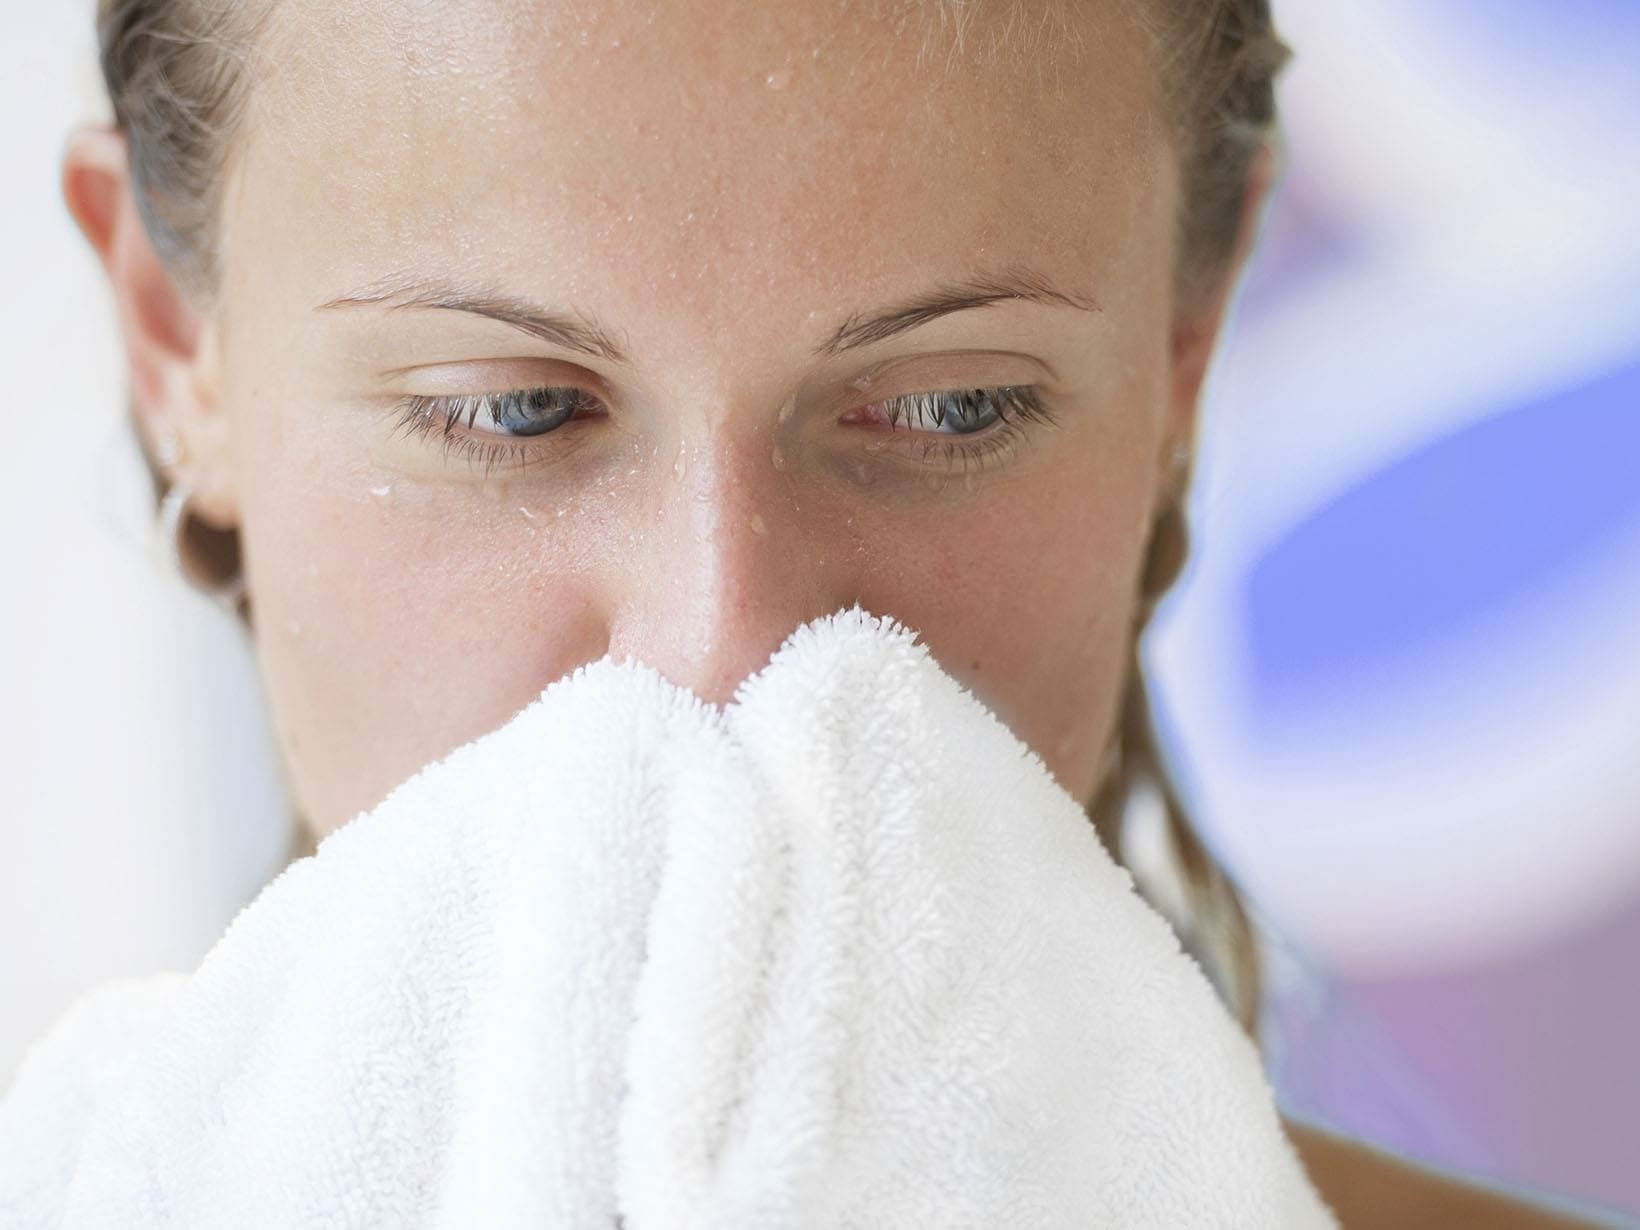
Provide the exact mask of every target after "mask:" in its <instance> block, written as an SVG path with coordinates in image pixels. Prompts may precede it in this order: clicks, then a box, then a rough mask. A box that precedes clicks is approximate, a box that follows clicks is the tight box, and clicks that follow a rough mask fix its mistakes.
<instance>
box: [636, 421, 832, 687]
mask: <svg viewBox="0 0 1640 1230" xmlns="http://www.w3.org/2000/svg"><path fill="white" fill-rule="evenodd" d="M669 454H670V455H669ZM637 483H638V486H637V487H636V488H635V489H634V492H635V493H637V492H641V493H643V494H642V496H641V498H638V499H629V500H627V501H625V503H626V507H627V509H628V515H630V516H633V517H634V518H635V520H636V521H637V524H635V525H633V526H631V527H630V528H629V533H628V534H627V535H625V537H626V538H627V541H628V542H629V543H630V545H631V551H630V554H629V555H628V556H627V558H626V559H624V560H618V561H615V565H616V572H615V573H614V574H613V575H611V576H610V578H609V580H608V587H609V592H610V593H611V595H612V597H611V599H610V601H611V616H610V625H609V628H610V636H609V649H610V652H611V655H612V656H613V657H614V658H615V659H616V660H617V661H619V660H620V659H621V658H623V657H625V656H627V655H630V656H631V657H633V658H636V659H638V660H639V661H642V662H646V663H648V664H649V665H650V666H652V667H654V668H655V669H656V670H658V671H659V672H660V673H661V674H662V675H664V676H665V677H666V678H668V679H670V680H671V681H672V682H674V683H676V684H679V685H680V686H683V687H687V688H690V689H691V690H693V691H694V692H695V693H696V694H697V695H699V696H700V697H701V698H702V699H703V700H706V701H708V702H710V703H712V704H716V705H720V706H721V705H726V704H728V702H729V701H730V700H731V699H732V698H733V696H734V692H735V689H736V688H737V687H738V686H739V685H740V683H741V681H742V680H744V679H746V678H747V677H748V676H750V675H752V674H755V673H756V672H757V671H758V669H759V668H761V667H762V666H763V665H764V664H765V663H766V662H767V661H768V660H769V657H770V655H772V654H773V653H774V651H775V650H776V649H778V648H779V647H780V645H781V643H782V642H783V641H784V640H785V639H786V637H787V636H788V635H789V634H790V633H791V632H792V630H793V629H795V628H796V627H798V626H799V625H800V624H802V623H804V622H806V621H808V620H810V619H813V618H816V617H818V616H821V615H825V614H828V613H830V612H832V611H835V610H837V609H838V608H839V607H843V606H847V605H849V604H850V603H852V602H853V601H855V593H854V592H853V591H854V585H853V581H852V579H851V578H850V577H849V576H848V575H847V571H846V570H847V569H848V567H849V559H848V558H847V556H848V555H849V552H848V551H847V548H846V544H842V543H837V542H832V543H830V546H831V548H832V549H830V550H828V540H829V539H831V538H833V537H834V536H835V531H834V530H833V529H830V528H828V518H827V516H826V515H825V514H824V513H823V511H822V509H821V507H820V504H819V502H818V499H813V500H811V499H810V498H809V497H807V496H805V495H803V494H802V493H801V492H800V490H799V488H800V485H801V484H800V482H799V480H798V479H797V477H796V476H795V474H794V469H793V467H792V465H791V464H790V463H789V462H787V463H785V464H784V465H783V464H781V458H780V455H779V453H778V446H777V445H776V443H775V440H774V433H773V431H772V430H771V429H769V428H767V427H764V426H762V425H760V424H756V423H748V422H745V421H742V422H741V423H738V424H737V423H734V422H728V421H720V422H718V423H716V424H714V425H712V426H711V427H710V428H702V429H701V430H699V431H697V432H696V433H695V435H694V438H692V439H691V438H688V437H687V436H680V438H679V439H677V440H674V441H672V443H671V447H670V450H669V449H668V448H667V447H666V446H662V447H660V448H659V449H658V450H657V451H656V454H655V456H654V458H653V460H652V461H651V463H650V465H649V466H648V468H647V470H644V471H640V474H639V475H638V476H637Z"/></svg>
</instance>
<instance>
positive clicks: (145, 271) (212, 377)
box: [62, 126, 238, 529]
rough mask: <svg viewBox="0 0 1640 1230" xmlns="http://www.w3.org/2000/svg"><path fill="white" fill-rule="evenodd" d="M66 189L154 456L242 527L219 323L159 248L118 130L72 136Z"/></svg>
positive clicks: (206, 510)
mask: <svg viewBox="0 0 1640 1230" xmlns="http://www.w3.org/2000/svg"><path fill="white" fill-rule="evenodd" d="M62 193H63V201H64V203H65V204H66V205H67V206H68V211H69V213H70V214H72V215H73V217H74V221H75V223H76V224H77V225H78V226H79V228H80V232H81V233H82V234H83V235H84V236H85V238H86V241H87V242H88V243H90V245H91V247H92V249H93V250H94V251H95V252H96V254H97V258H98V259H99V260H100V261H101V262H102V266H103V271H104V272H105V273H106V274H107V275H108V281H109V284H110V287H111V288H112V290H113V292H114V304H115V309H116V314H117V317H118V320H119V327H120V333H121V336H122V338H123V340H124V344H125V356H126V366H127V369H128V372H129V375H130V381H131V396H132V401H133V409H134V411H135V413H136V415H137V419H138V425H139V427H140V429H141V431H142V434H143V437H144V439H145V440H146V441H147V443H148V448H149V453H150V455H152V456H159V457H161V458H162V468H164V469H165V470H167V475H166V476H167V478H170V479H172V480H175V479H179V478H180V479H182V480H184V481H186V482H187V483H188V485H189V487H190V488H191V489H192V490H193V493H194V498H193V502H192V503H191V504H190V510H191V511H192V512H193V513H194V514H195V515H196V516H198V517H199V518H200V519H201V520H202V521H204V522H205V523H206V524H207V525H210V526H213V527H215V528H218V529H231V528H233V527H234V526H235V525H236V524H237V521H238V512H237V506H236V502H235V500H234V498H233V491H232V484H231V483H230V482H229V481H228V468H227V465H226V462H227V459H228V449H227V444H228V440H227V422H226V415H224V414H223V413H222V412H221V409H220V407H219V405H218V397H217V363H216V335H215V329H214V326H213V324H212V323H211V321H210V320H208V319H207V318H206V317H204V316H203V315H202V314H201V313H200V312H199V310H198V309H197V308H196V307H195V305H194V304H193V303H191V302H190V300H189V297H188V295H187V294H186V293H185V291H184V289H183V288H182V287H181V286H180V285H179V283H178V281H177V280H176V279H175V277H174V276H173V275H172V272H171V271H170V270H169V269H168V268H167V267H166V266H165V264H164V263H163V262H162V261H161V259H160V257H159V254H158V253H157V252H156V251H155V250H154V246H153V243H152V242H151V241H150V239H149V236H148V232H147V229H146V228H145V227H144V226H143V222H142V218H141V215H140V214H139V213H138V212H137V207H136V200H135V197H134V195H133V193H132V190H131V181H130V174H129V167H128V164H127V158H126V142H125V138H124V136H123V135H122V134H121V133H120V132H119V131H118V130H117V129H114V128H111V127H101V126H96V127H85V128H81V129H78V130H76V131H75V132H74V133H73V134H72V135H71V136H70V137H69V139H68V144H67V146H66V147H65V149H64V151H63V162H62ZM162 442H163V443H162ZM156 443H160V445H161V446H160V447H157V448H156V447H155V445H156ZM173 444H174V446H175V447H174V450H173V449H172V448H171V447H169V446H170V445H173Z"/></svg>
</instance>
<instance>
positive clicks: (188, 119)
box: [97, 0, 1290, 1042]
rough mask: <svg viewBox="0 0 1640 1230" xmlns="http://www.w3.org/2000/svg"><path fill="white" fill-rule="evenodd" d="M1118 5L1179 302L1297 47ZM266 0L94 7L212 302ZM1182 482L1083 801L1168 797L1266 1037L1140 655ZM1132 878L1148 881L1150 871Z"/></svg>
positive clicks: (1248, 161)
mask: <svg viewBox="0 0 1640 1230" xmlns="http://www.w3.org/2000/svg"><path fill="white" fill-rule="evenodd" d="M982 2H984V0H913V3H914V4H917V5H922V6H924V8H923V11H924V13H925V15H928V14H932V15H934V16H937V18H938V21H939V23H940V24H941V25H944V24H946V23H947V22H952V23H954V24H955V26H956V29H957V34H958V39H959V42H960V39H961V35H962V32H963V30H964V29H965V28H966V25H967V23H968V20H969V19H970V18H971V17H972V16H973V10H974V8H975V6H976V4H979V3H982ZM1041 2H1042V3H1047V4H1048V5H1049V9H1050V16H1051V17H1052V18H1053V19H1054V20H1053V21H1051V22H1050V21H1049V20H1048V18H1046V17H1045V18H1044V20H1043V21H1041V22H1039V23H1037V24H1036V25H1035V26H1028V25H1027V24H1026V23H1023V22H1022V21H1021V20H1020V18H1021V14H1022V12H1023V9H1024V4H1023V3H1022V2H1021V0H1008V3H1009V5H1010V7H1009V10H1008V13H1007V19H1008V20H1007V23H1006V29H1007V31H1009V32H1010V33H1012V32H1017V31H1021V30H1026V31H1034V33H1035V38H1036V41H1037V42H1038V43H1040V42H1041V40H1042V39H1043V37H1044V31H1052V32H1054V33H1057V34H1065V33H1067V32H1068V31H1069V29H1070V27H1069V25H1068V24H1067V23H1066V22H1065V6H1064V3H1063V2H1062V0H1041ZM1125 2H1126V3H1127V4H1128V5H1129V6H1130V8H1132V9H1133V11H1134V12H1135V13H1136V14H1138V15H1139V17H1140V18H1141V24H1142V25H1143V27H1144V29H1145V30H1146V32H1147V34H1148V35H1149V38H1150V41H1151V44H1152V50H1153V53H1154V55H1155V57H1156V62H1157V65H1158V75H1159V78H1160V80H1161V83H1162V92H1163V96H1164V102H1165V104H1166V107H1167V110H1168V111H1169V113H1170V114H1169V119H1170V122H1171V125H1172V130H1173V135H1174V141H1175V145H1176V147H1177V150H1178V156H1179V160H1180V164H1179V165H1180V183H1181V193H1180V197H1181V204H1180V209H1179V214H1178V217H1177V219H1176V223H1175V225H1176V243H1175V245H1174V251H1175V269H1174V277H1175V291H1176V297H1177V298H1178V300H1179V301H1180V302H1181V303H1189V302H1190V301H1191V300H1193V299H1194V298H1195V296H1196V295H1197V294H1199V293H1200V292H1201V291H1202V289H1203V288H1206V287H1210V286H1212V285H1214V284H1215V283H1216V282H1217V281H1218V280H1219V279H1220V278H1221V277H1222V275H1223V274H1224V272H1225V270H1226V267H1227V265H1228V262H1229V261H1230V259H1231V258H1232V255H1233V253H1234V248H1235V243H1236V239H1237V237H1238V235H1239V233H1240V230H1241V226H1242V224H1243V221H1244V219H1243V212H1244V208H1245V206H1244V202H1245V200H1246V196H1247V187H1248V181H1249V175H1250V172H1251V168H1252V166H1253V160H1254V158H1255V156H1256V155H1257V154H1258V152H1259V150H1260V148H1261V147H1262V146H1264V145H1266V144H1268V143H1269V142H1271V141H1272V140H1273V138H1274V136H1275V127H1276V106H1275V92H1274V79H1275V77H1276V75H1277V73H1278V72H1279V70H1280V68H1281V67H1282V65H1283V64H1284V63H1285V62H1286V60H1287V58H1288V56H1289V54H1290V53H1289V51H1288V48H1287V47H1286V45H1285V44H1284V43H1283V42H1282V40H1281V39H1280V37H1279V36H1278V35H1277V34H1276V32H1275V30H1274V29H1273V27H1272V23H1271V16H1270V7H1269V0H1125ZM930 5H932V6H935V7H933V8H928V7H927V6H930ZM271 8H272V3H271V0H268V2H265V3H262V4H248V3H245V0H98V8H97V32H98V41H99V47H100V53H101V66H102V72H103V77H104V81H105V84H106V86H107V89H108V94H109V99H110V101H111V103H112V104H113V111H114V121H115V125H116V126H117V127H118V129H119V130H120V131H121V132H122V133H123V135H124V137H125V139H126V142H127V148H128V151H129V160H130V173H131V184H132V191H133V194H134V196H135V200H136V205H137V208H138V210H139V212H140V214H141V217H142V219H143V223H144V226H145V228H146V230H147V232H148V235H149V238H150V240H151V242H152V243H153V245H154V248H155V250H156V252H158V253H159V255H160V257H161V259H162V260H164V261H165V263H166V265H167V267H168V268H169V269H170V271H171V272H172V274H173V276H174V277H175V278H176V279H177V281H178V283H179V285H180V286H182V287H183V289H184V290H185V291H186V292H187V293H189V294H192V295H194V296H196V297H198V298H201V299H207V298H209V297H210V296H211V295H212V294H213V293H214V283H215V277H216V257H215V248H214V234H213V232H214V227H213V223H214V220H215V217H216V211H217V206H218V202H219V200H220V192H221V185H222V182H223V179H224V176H225V170H226V165H227V158H228V154H229V147H230V142H229V140H228V139H227V137H228V135H229V134H231V133H232V132H233V131H234V130H235V128H236V127H237V125H238V121H239V118H240V116H241V113H242V111H243V108H244V103H245V93H246V90H247V88H248V79H249V76H250V74H249V73H248V72H245V71H243V70H244V67H245V50H246V48H247V47H248V46H250V44H251V42H252V41H253V40H254V37H255V35H256V33H257V31H258V29H259V27H260V25H261V24H262V23H263V22H264V21H265V20H266V17H267V15H268V13H269V12H270V11H271ZM139 440H140V437H139ZM143 456H144V458H145V460H146V461H147V463H148V468H149V473H150V476H151V477H152V479H153V483H154V492H155V498H156V501H157V500H159V499H160V498H162V497H163V496H164V494H165V491H166V489H167V486H168V480H167V477H166V476H165V475H164V474H163V472H162V471H161V469H160V467H159V466H158V465H156V464H155V462H154V459H153V458H152V457H151V456H150V455H149V454H148V451H147V448H146V446H145V445H144V446H143ZM1185 487H1186V484H1181V489H1180V491H1179V492H1178V493H1177V497H1176V498H1175V499H1171V500H1169V501H1168V502H1167V503H1166V505H1165V506H1164V507H1163V509H1162V510H1161V511H1160V513H1159V515H1158V516H1157V519H1156V521H1155V524H1154V526H1153V529H1152V533H1151V537H1150V543H1149V546H1148V548H1147V553H1146V556H1145V560H1144V565H1143V571H1142V575H1141V577H1140V578H1139V587H1138V602H1137V607H1136V611H1135V618H1134V623H1133V632H1132V638H1131V643H1130V647H1129V651H1128V656H1127V669H1126V679H1125V683H1124V685H1123V692H1122V698H1121V704H1120V709H1119V713H1118V716H1117V720H1116V722H1115V723H1114V726H1113V729H1112V732H1111V742H1110V745H1109V747H1108V748H1107V759H1106V764H1107V765H1108V766H1109V768H1108V772H1107V773H1106V776H1105V777H1104V779H1103V780H1102V782H1101V784H1100V786H1099V788H1098V790H1097V792H1096V794H1095V796H1094V798H1093V799H1092V801H1091V802H1090V803H1089V804H1088V807H1087V812H1088V817H1089V820H1090V822H1091V823H1092V825H1093V827H1094V829H1095V831H1096V832H1097V833H1098V835H1099V838H1100V840H1101V841H1102V842H1103V844H1104V845H1105V847H1106V848H1107V850H1108V851H1109V852H1110V853H1111V854H1112V855H1113V856H1114V857H1115V858H1116V859H1117V860H1118V861H1121V860H1122V859H1123V850H1122V843H1121V840H1120V837H1121V832H1122V825H1123V822H1124V820H1125V818H1126V816H1127V813H1128V809H1129V806H1130V804H1131V802H1132V801H1133V800H1134V798H1135V797H1136V794H1137V792H1139V791H1141V790H1143V789H1145V788H1147V787H1148V788H1149V789H1151V790H1153V791H1154V792H1155V794H1156V795H1157V796H1158V797H1159V799H1160V802H1161V808H1162V812H1163V817H1164V820H1165V830H1164V831H1165V833H1166V835H1167V837H1168V839H1169V844H1171V846H1172V847H1173V850H1174V854H1175V858H1176V860H1177V864H1178V871H1179V873H1180V876H1181V879H1182V881H1183V885H1184V889H1185V892H1186V895H1187V901H1188V906H1189V917H1188V918H1179V917H1176V916H1174V914H1173V913H1172V912H1171V911H1166V910H1164V913H1166V914H1167V916H1168V918H1169V920H1170V921H1171V922H1172V923H1173V925H1174V927H1175V928H1176V929H1177V931H1178V932H1179V935H1180V938H1181V941H1182V942H1183V946H1184V948H1185V950H1186V951H1187V952H1189V953H1191V955H1192V956H1194V957H1195V958H1197V959H1198V961H1200V962H1201V964H1202V965H1203V967H1204V971H1205V972H1206V973H1207V974H1208V975H1209V977H1210V978H1212V980H1213V982H1214V984H1215V986H1216V988H1217V990H1218V992H1219V994H1220V995H1221V997H1223V998H1224V1000H1225V1001H1226V1003H1227V1005H1228V1006H1229V1008H1230V1010H1231V1012H1232V1014H1233V1015H1234V1016H1235V1018H1236V1019H1237V1020H1238V1021H1239V1022H1240V1024H1241V1025H1242V1027H1243V1028H1244V1029H1245V1030H1246V1031H1247V1032H1248V1033H1249V1034H1250V1035H1251V1036H1252V1037H1253V1039H1254V1040H1255V1042H1256V1041H1258V1040H1259V1035H1260V1011H1261V1007H1262V981H1263V978H1262V972H1261V962H1260V957H1259V949H1258V941H1257V934H1256V932H1255V930H1254V927H1253V923H1252V920H1251V918H1250V916H1249V914H1248V912H1247V909H1246V907H1245V905H1244V903H1243V900H1242V895H1241V893H1240V892H1239V891H1238V890H1237V888H1236V886H1235V885H1234V883H1233V882H1232V881H1231V878H1230V877H1229V875H1228V873H1226V872H1225V871H1224V869H1222V868H1221V867H1220V866H1219V865H1218V864H1217V863H1216V861H1215V860H1214V858H1213V857H1212V855H1211V854H1210V853H1209V851H1208V849H1207V847H1206V845H1205V844H1204V843H1203V841H1202V839H1201V838H1200V836H1199V834H1198V833H1197V831H1196V827H1195V825H1194V824H1193V823H1192V821H1191V818H1190V815H1189V813H1188V811H1187V809H1186V808H1185V806H1184V803H1183V801H1182V800H1181V799H1180V797H1179V794H1178V791H1177V790H1176V789H1175V788H1174V785H1173V783H1172V781H1171V777H1170V774H1169V771H1168V767H1167V763H1166V759H1165V757H1164V755H1163V753H1162V747H1161V743H1160V740H1159V738H1158V734H1157V731H1156V730H1155V728H1154V724H1153V722H1152V719H1151V714H1150V708H1149V703H1148V692H1147V687H1146V681H1145V676H1144V672H1143V669H1142V666H1141V662H1140V645H1141V642H1142V639H1143V636H1144V632H1145V629H1146V626H1147V625H1148V623H1149V620H1150V617H1151V614H1152V612H1153V611H1154V609H1155V607H1156V605H1157V603H1158V602H1159V601H1160V599H1161V598H1162V596H1163V595H1164V594H1165V593H1166V591H1167V590H1168V589H1169V588H1171V586H1172V585H1173V583H1174V581H1175V580H1176V579H1177V578H1178V576H1179V574H1180V572H1181V570H1182V569H1183V566H1184V562H1185V559H1186V557H1187V555H1188V554H1189V532H1188V528H1187V525H1186V521H1185V515H1184V507H1183V501H1184V489H1185ZM184 526H185V532H186V534H187V541H186V549H187V552H188V554H189V555H190V556H192V561H191V563H190V566H191V568H192V569H193V570H195V571H196V572H198V573H202V574H204V575H206V576H226V575H231V574H232V573H233V571H235V570H236V569H237V568H238V566H239V552H238V544H237V536H236V535H235V534H234V533H233V532H232V531H226V532H219V531H213V530H210V529H208V528H206V527H204V526H202V525H200V524H198V523H197V521H195V520H194V519H191V518H190V519H185V522H184ZM239 614H240V616H241V618H242V619H244V620H245V621H246V623H247V625H249V623H250V613H249V608H248V602H246V601H244V600H242V601H241V604H240V606H239ZM297 828H298V838H299V842H300V843H301V844H299V846H298V847H297V853H298V855H299V854H301V853H311V852H312V850H313V846H312V839H311V834H309V833H307V831H306V826H305V825H298V826H297ZM1137 886H1138V888H1139V889H1140V891H1141V892H1145V891H1146V890H1145V885H1144V884H1143V883H1142V882H1138V883H1137ZM1146 895H1147V896H1149V894H1148V893H1147V894H1146ZM1153 904H1159V903H1157V902H1155V901H1154V900H1153Z"/></svg>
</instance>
